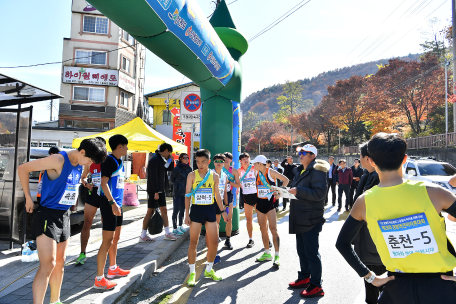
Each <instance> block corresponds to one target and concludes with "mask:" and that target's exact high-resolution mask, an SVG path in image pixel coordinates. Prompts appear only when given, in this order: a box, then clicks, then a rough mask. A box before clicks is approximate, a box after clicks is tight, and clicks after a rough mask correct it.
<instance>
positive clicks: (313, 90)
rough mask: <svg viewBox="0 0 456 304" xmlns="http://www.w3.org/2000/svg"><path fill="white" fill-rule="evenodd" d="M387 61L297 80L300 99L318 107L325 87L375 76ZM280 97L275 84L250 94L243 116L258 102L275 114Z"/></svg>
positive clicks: (325, 91) (363, 64)
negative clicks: (380, 66) (358, 76)
mask: <svg viewBox="0 0 456 304" xmlns="http://www.w3.org/2000/svg"><path fill="white" fill-rule="evenodd" d="M420 56H421V54H409V55H408V56H404V57H399V58H400V59H402V60H410V61H412V60H417V59H418V58H419V57H420ZM388 60H389V59H381V60H378V61H372V62H367V63H361V64H357V65H353V66H351V67H344V68H341V69H336V70H333V71H329V72H323V73H321V74H320V75H318V76H315V77H312V78H305V79H302V80H298V81H299V83H300V84H301V86H302V88H303V91H302V99H303V100H306V99H312V100H313V102H314V105H315V106H316V105H318V104H319V103H320V101H321V98H322V97H323V96H324V95H326V94H327V93H328V91H327V87H328V86H329V85H333V84H335V83H336V81H337V80H342V79H347V78H350V77H351V76H354V75H360V76H364V75H367V74H375V73H377V71H378V67H377V65H380V64H383V65H385V64H387V63H388ZM280 95H282V84H276V85H273V86H270V87H268V88H264V89H262V90H260V91H258V92H255V93H252V94H250V95H249V96H248V97H247V98H246V99H244V100H243V101H242V103H241V110H242V111H243V113H244V116H245V114H247V111H249V110H250V109H251V108H252V107H253V106H254V105H256V104H257V103H259V102H264V103H266V104H267V105H268V107H269V111H270V112H271V115H272V113H275V112H277V111H278V110H279V105H278V104H277V97H279V96H280Z"/></svg>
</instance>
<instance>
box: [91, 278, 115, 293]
mask: <svg viewBox="0 0 456 304" xmlns="http://www.w3.org/2000/svg"><path fill="white" fill-rule="evenodd" d="M116 285H117V283H114V282H111V281H109V280H108V279H106V278H105V277H103V279H101V280H100V281H98V280H97V277H95V285H94V286H93V287H94V288H96V289H103V290H110V289H113V288H114V287H116Z"/></svg>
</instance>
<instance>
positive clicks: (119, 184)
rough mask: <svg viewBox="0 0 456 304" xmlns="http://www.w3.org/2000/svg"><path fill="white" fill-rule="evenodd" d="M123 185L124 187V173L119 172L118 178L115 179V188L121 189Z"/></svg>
mask: <svg viewBox="0 0 456 304" xmlns="http://www.w3.org/2000/svg"><path fill="white" fill-rule="evenodd" d="M124 185H125V173H124V172H120V173H119V177H118V178H117V185H116V188H117V189H123V188H124Z"/></svg>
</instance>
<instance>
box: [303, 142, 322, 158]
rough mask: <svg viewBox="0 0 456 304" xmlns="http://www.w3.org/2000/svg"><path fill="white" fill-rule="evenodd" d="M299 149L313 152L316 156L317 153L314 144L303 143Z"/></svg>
mask: <svg viewBox="0 0 456 304" xmlns="http://www.w3.org/2000/svg"><path fill="white" fill-rule="evenodd" d="M299 151H306V152H312V153H313V154H315V156H317V154H318V152H317V148H316V147H315V146H314V145H309V144H307V145H305V146H304V147H301V149H300V150H299Z"/></svg>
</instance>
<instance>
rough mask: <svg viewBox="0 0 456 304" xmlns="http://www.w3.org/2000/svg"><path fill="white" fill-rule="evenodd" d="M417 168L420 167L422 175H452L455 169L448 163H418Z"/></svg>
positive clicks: (455, 171)
mask: <svg viewBox="0 0 456 304" xmlns="http://www.w3.org/2000/svg"><path fill="white" fill-rule="evenodd" d="M418 169H420V173H421V175H422V176H427V175H440V176H453V175H455V174H456V170H455V169H454V168H453V166H451V165H450V164H438V163H437V164H436V163H419V164H418Z"/></svg>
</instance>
